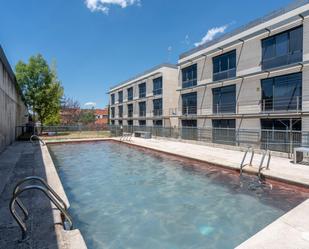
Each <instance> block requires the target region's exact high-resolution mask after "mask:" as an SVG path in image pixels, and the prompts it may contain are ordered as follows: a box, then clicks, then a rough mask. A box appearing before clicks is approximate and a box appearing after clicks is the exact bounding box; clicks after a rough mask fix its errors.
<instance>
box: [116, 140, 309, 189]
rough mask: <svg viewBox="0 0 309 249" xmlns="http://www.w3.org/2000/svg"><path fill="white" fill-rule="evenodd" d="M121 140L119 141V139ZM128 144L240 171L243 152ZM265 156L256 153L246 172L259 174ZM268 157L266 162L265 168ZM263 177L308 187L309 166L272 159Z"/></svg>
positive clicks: (180, 145) (171, 144)
mask: <svg viewBox="0 0 309 249" xmlns="http://www.w3.org/2000/svg"><path fill="white" fill-rule="evenodd" d="M118 140H119V139H118ZM126 143H128V144H133V145H137V146H142V147H146V148H150V149H154V150H157V151H161V152H165V153H170V154H173V155H177V156H184V157H187V158H191V159H197V160H200V161H205V162H209V163H212V164H216V165H219V166H224V167H228V168H231V169H235V170H239V167H240V163H241V161H242V158H243V156H244V152H242V151H239V150H237V151H236V150H230V149H224V148H218V147H214V146H206V145H198V144H190V143H184V142H178V141H171V140H165V139H143V138H136V137H133V138H132V140H131V141H130V142H126ZM261 158H262V155H261V154H257V153H256V154H255V155H254V159H253V163H252V164H253V166H249V165H248V166H245V167H244V171H245V172H249V173H255V174H256V173H257V172H258V168H259V165H260V162H261ZM249 161H250V155H248V156H247V160H246V161H245V162H246V163H249ZM266 161H267V158H266V159H265V161H264V165H265V166H266ZM262 174H263V175H264V176H265V177H266V178H269V179H275V180H281V181H284V182H288V183H293V184H297V185H301V186H304V187H309V166H308V165H303V164H294V163H293V162H292V159H288V158H283V157H278V156H272V157H271V161H270V167H269V170H267V169H263V170H262Z"/></svg>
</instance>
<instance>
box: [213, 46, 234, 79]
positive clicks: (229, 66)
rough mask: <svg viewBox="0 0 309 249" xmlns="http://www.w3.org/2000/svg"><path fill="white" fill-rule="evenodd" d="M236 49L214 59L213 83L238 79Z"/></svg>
mask: <svg viewBox="0 0 309 249" xmlns="http://www.w3.org/2000/svg"><path fill="white" fill-rule="evenodd" d="M236 57H237V52H236V49H234V50H231V51H229V52H226V53H224V54H220V55H218V56H215V57H213V58H212V65H213V74H212V78H213V81H218V80H225V79H230V78H235V77H236V70H237V58H236Z"/></svg>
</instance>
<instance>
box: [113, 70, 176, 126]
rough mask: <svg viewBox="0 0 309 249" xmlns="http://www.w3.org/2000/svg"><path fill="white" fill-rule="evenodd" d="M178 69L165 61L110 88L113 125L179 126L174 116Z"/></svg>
mask: <svg viewBox="0 0 309 249" xmlns="http://www.w3.org/2000/svg"><path fill="white" fill-rule="evenodd" d="M177 87H178V68H177V66H175V65H171V64H161V65H158V66H156V67H154V68H152V69H150V70H147V71H146V72H144V73H142V74H139V75H137V76H135V77H133V78H132V79H129V80H127V81H124V82H122V83H120V84H118V85H117V86H114V87H112V88H111V89H110V91H109V96H110V123H111V124H112V125H125V126H127V125H129V126H131V125H133V126H162V127H163V126H164V127H174V126H177V125H178V121H177V117H175V116H173V115H170V114H171V113H172V112H173V110H176V109H177V104H178V100H179V93H178V92H177V91H176V89H177Z"/></svg>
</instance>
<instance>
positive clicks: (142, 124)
mask: <svg viewBox="0 0 309 249" xmlns="http://www.w3.org/2000/svg"><path fill="white" fill-rule="evenodd" d="M138 124H139V126H146V120H139V121H138Z"/></svg>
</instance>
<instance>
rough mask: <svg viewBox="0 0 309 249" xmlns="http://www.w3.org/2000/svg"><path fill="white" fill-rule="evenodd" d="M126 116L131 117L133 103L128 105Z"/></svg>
mask: <svg viewBox="0 0 309 249" xmlns="http://www.w3.org/2000/svg"><path fill="white" fill-rule="evenodd" d="M128 117H129V118H132V117H133V104H129V105H128Z"/></svg>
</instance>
